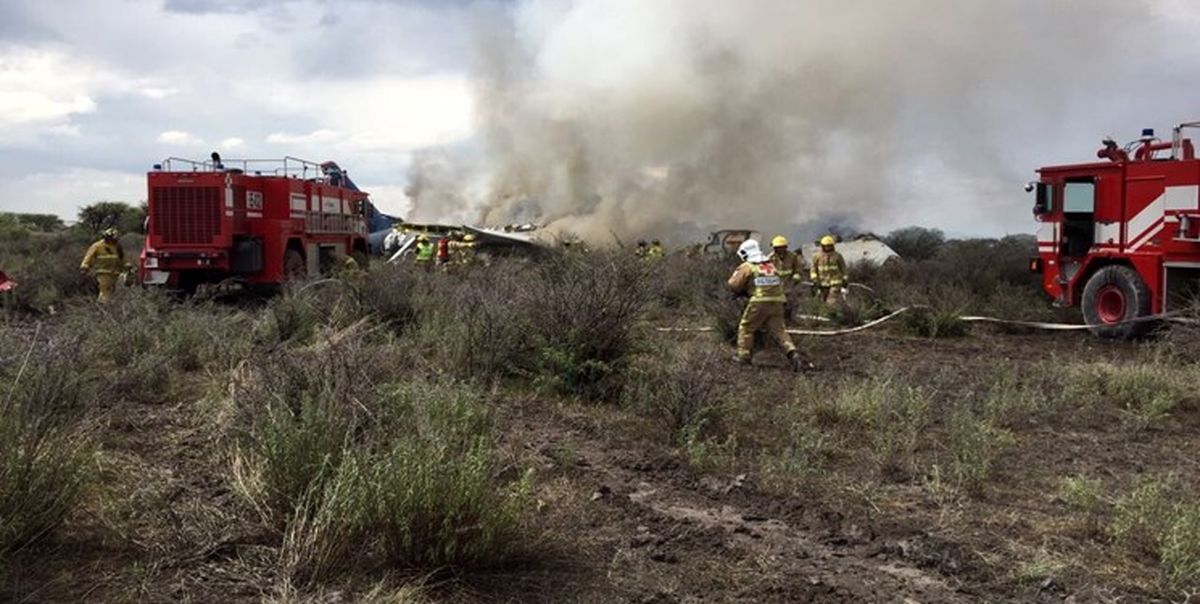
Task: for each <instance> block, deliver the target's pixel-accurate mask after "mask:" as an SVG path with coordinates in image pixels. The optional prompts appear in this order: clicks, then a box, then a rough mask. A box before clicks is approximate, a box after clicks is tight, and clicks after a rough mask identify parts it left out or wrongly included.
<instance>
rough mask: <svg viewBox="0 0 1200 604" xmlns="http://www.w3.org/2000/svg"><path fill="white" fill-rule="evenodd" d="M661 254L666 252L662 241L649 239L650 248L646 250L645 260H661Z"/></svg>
mask: <svg viewBox="0 0 1200 604" xmlns="http://www.w3.org/2000/svg"><path fill="white" fill-rule="evenodd" d="M663 256H666V252H665V251H663V245H662V242H661V241H659V240H657V239H655V240H653V241H651V242H650V249H648V250H646V259H647V260H662V259H663Z"/></svg>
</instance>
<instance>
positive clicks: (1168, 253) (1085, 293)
mask: <svg viewBox="0 0 1200 604" xmlns="http://www.w3.org/2000/svg"><path fill="white" fill-rule="evenodd" d="M1197 127H1200V122H1195V123H1187V124H1181V125H1179V126H1177V127H1176V128H1175V130H1174V135H1173V136H1172V139H1171V140H1169V141H1162V140H1159V139H1158V138H1155V136H1154V131H1153V130H1149V129H1147V130H1143V131H1142V137H1141V138H1140V139H1139V140H1136V141H1134V142H1132V143H1130V144H1128V145H1126V146H1125V147H1120V146H1118V145H1117V143H1115V142H1114V141H1113V140H1112V139H1106V140H1105V141H1104V142H1103V145H1104V146H1103V148H1101V149H1100V151H1099V152H1098V153H1097V156H1098V157H1099V158H1100V159H1101V160H1104V161H1101V162H1094V163H1085V164H1075V165H1064V166H1052V167H1046V168H1042V169H1041V170H1038V173H1039V174H1040V178H1039V179H1038V180H1037V181H1036V182H1032V183H1030V184H1029V186H1028V187H1027V189H1028V190H1029V191H1030V192H1033V191H1036V193H1037V200H1036V202H1035V204H1034V208H1033V213H1034V216H1035V218H1036V219H1037V221H1038V222H1040V223H1041V227H1040V228H1039V230H1038V237H1037V239H1038V258H1037V259H1036V260H1034V261H1033V263H1032V266H1031V268H1032V269H1033V270H1035V271H1040V272H1041V274H1042V286H1043V288H1044V289H1045V290H1046V293H1048V294H1049V295H1050V296H1051V297H1053V298H1054V300H1055V301H1056V303H1058V304H1061V305H1064V306H1080V307H1081V310H1082V311H1083V316H1084V318H1085V320H1086V321H1087V323H1088V325H1090V326H1091V328H1092V331H1093V333H1095V334H1097V335H1100V336H1104V337H1110V338H1130V337H1134V336H1137V335H1139V334H1141V333H1144V332H1145V331H1146V330H1147V329H1148V328H1149V327H1150V322H1149V321H1138V319H1140V318H1144V317H1152V316H1155V315H1159V314H1162V313H1166V312H1169V311H1171V310H1173V309H1175V308H1178V307H1180V306H1181V305H1184V304H1188V303H1190V302H1191V300H1192V299H1193V298H1194V297H1195V295H1196V293H1197V283H1198V282H1200V161H1197V160H1196V152H1195V148H1194V146H1193V145H1192V141H1191V139H1187V138H1184V137H1183V132H1184V130H1185V129H1188V128H1197Z"/></svg>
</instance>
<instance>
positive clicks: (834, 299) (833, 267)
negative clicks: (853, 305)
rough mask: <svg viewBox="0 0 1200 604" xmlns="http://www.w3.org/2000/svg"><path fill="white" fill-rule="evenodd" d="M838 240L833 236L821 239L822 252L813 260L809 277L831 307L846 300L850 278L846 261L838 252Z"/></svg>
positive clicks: (823, 299)
mask: <svg viewBox="0 0 1200 604" xmlns="http://www.w3.org/2000/svg"><path fill="white" fill-rule="evenodd" d="M836 244H837V240H835V239H834V238H833V235H826V236H824V237H822V238H821V251H820V252H817V254H816V255H815V256H813V259H812V267H811V268H810V270H809V276H810V277H811V278H812V282H813V287H815V288H816V290H817V294H818V295H819V296H820V297H821V300H822V301H824V302H825V303H826V304H828V305H829V306H838V305H840V304H841V303H842V302H843V301H844V300H845V294H846V287H847V286H848V285H850V277H849V276H848V275H847V274H846V259H845V258H842V255H841V254H839V253H838V252H837V249H836V248H835V245H836Z"/></svg>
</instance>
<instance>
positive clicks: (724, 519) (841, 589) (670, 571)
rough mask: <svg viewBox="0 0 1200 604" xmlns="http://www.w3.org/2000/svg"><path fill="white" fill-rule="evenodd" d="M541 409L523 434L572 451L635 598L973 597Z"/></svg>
mask: <svg viewBox="0 0 1200 604" xmlns="http://www.w3.org/2000/svg"><path fill="white" fill-rule="evenodd" d="M529 411H532V410H526V412H529ZM533 413H534V414H535V415H536V419H533V420H532V421H530V420H525V421H522V422H521V423H522V424H523V425H522V426H521V429H520V430H519V432H520V433H521V434H520V435H519V438H521V439H522V440H524V441H525V446H526V447H528V448H532V449H534V450H536V451H538V452H539V454H541V455H544V456H547V457H549V456H551V455H553V453H552V451H553V450H554V449H555V448H557V447H561V446H563V445H564V443H569V446H570V447H571V448H572V450H573V451H574V452H575V453H574V454H575V456H576V462H575V465H576V466H577V467H578V468H579V470H578V472H577V473H576V476H575V477H574V479H573V481H574V482H576V483H578V485H577V488H579V489H592V495H591V497H590V498H589V499H590V501H589V502H588V503H587V504H585V505H584V510H582V514H581V515H582V516H585V517H592V520H591V521H590V524H591V526H590V527H589V528H588V529H580V530H586V531H590V534H588V535H587V539H589V540H590V541H591V542H592V543H594V544H595V545H596V546H597V548H598V549H602V550H604V553H605V555H606V556H607V560H606V568H605V573H606V579H607V581H608V583H609V585H610V586H611V587H612V588H614V589H615V590H616V591H617V593H618V594H620V595H621V596H623V597H625V598H626V599H627V600H628V601H634V602H664V603H665V602H703V601H723V602H724V601H754V602H762V601H773V602H905V603H945V602H966V601H971V600H972V598H970V597H969V596H967V595H964V594H963V593H960V592H958V591H957V590H956V588H955V587H954V586H953V585H951V583H950V582H949V581H947V579H946V578H944V577H942V576H940V575H937V574H930V573H929V572H927V571H925V570H922V569H918V568H915V567H912V566H909V565H907V564H904V563H903V562H900V561H897V560H891V559H887V558H886V557H872V556H869V555H864V554H863V553H861V552H859V551H855V549H854V548H853V547H845V548H842V547H838V546H836V545H826V544H824V543H821V542H820V541H819V540H818V539H817V538H815V537H814V536H813V535H812V534H811V533H809V532H808V531H806V530H804V529H802V528H798V527H794V526H792V525H790V524H788V523H787V522H785V521H784V520H781V519H779V518H775V517H772V515H771V514H769V513H768V512H766V511H764V508H768V507H771V506H769V505H756V504H755V503H754V502H753V500H750V501H749V502H747V499H746V498H745V497H737V496H734V495H733V493H734V492H735V491H737V490H739V489H740V487H741V477H739V478H736V479H734V480H732V481H728V482H727V484H726V485H725V487H724V488H721V487H715V486H714V485H713V484H712V482H711V481H705V480H702V481H700V483H699V484H697V483H696V482H695V481H694V480H693V479H692V477H690V476H688V475H687V474H688V471H687V470H686V469H683V468H680V467H679V464H678V463H677V462H670V461H668V462H665V463H664V462H663V461H662V459H663V457H664V456H663V455H662V454H661V453H656V452H655V451H654V450H653V445H652V444H649V443H644V442H638V441H636V440H633V439H628V438H623V437H621V436H620V435H619V434H615V433H614V431H612V430H610V428H609V427H607V426H601V425H600V424H601V422H599V421H597V420H596V419H594V418H591V417H588V416H586V415H585V414H583V413H582V412H577V411H573V410H570V409H564V408H561V407H560V408H557V409H554V410H548V409H545V408H544V407H543V408H540V409H537V410H536V411H533ZM523 415H524V413H523ZM514 436H516V435H514ZM581 519H582V518H581ZM568 536H569V535H568Z"/></svg>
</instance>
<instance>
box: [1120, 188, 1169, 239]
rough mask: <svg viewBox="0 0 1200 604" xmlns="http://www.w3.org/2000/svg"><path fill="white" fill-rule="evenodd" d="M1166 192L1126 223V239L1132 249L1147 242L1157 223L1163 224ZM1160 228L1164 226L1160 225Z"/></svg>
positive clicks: (1152, 234)
mask: <svg viewBox="0 0 1200 604" xmlns="http://www.w3.org/2000/svg"><path fill="white" fill-rule="evenodd" d="M1165 196H1166V192H1165V191H1164V192H1163V193H1162V194H1160V195H1159V196H1158V197H1157V198H1155V199H1154V201H1151V202H1150V203H1148V204H1146V207H1145V208H1142V211H1141V212H1138V213H1137V215H1136V216H1134V217H1133V218H1131V219H1130V220H1129V222H1128V223H1126V225H1125V241H1126V242H1127V243H1126V245H1128V246H1129V249H1130V250H1135V249H1137V248H1139V247H1141V246H1142V245H1143V244H1145V240H1148V239H1150V237H1152V236H1154V233H1153V232H1152V231H1153V229H1154V227H1155V225H1161V223H1162V218H1163V207H1164V205H1165V204H1164V201H1163V200H1164V197H1165ZM1158 228H1159V229H1161V228H1162V226H1159V227H1158Z"/></svg>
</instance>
